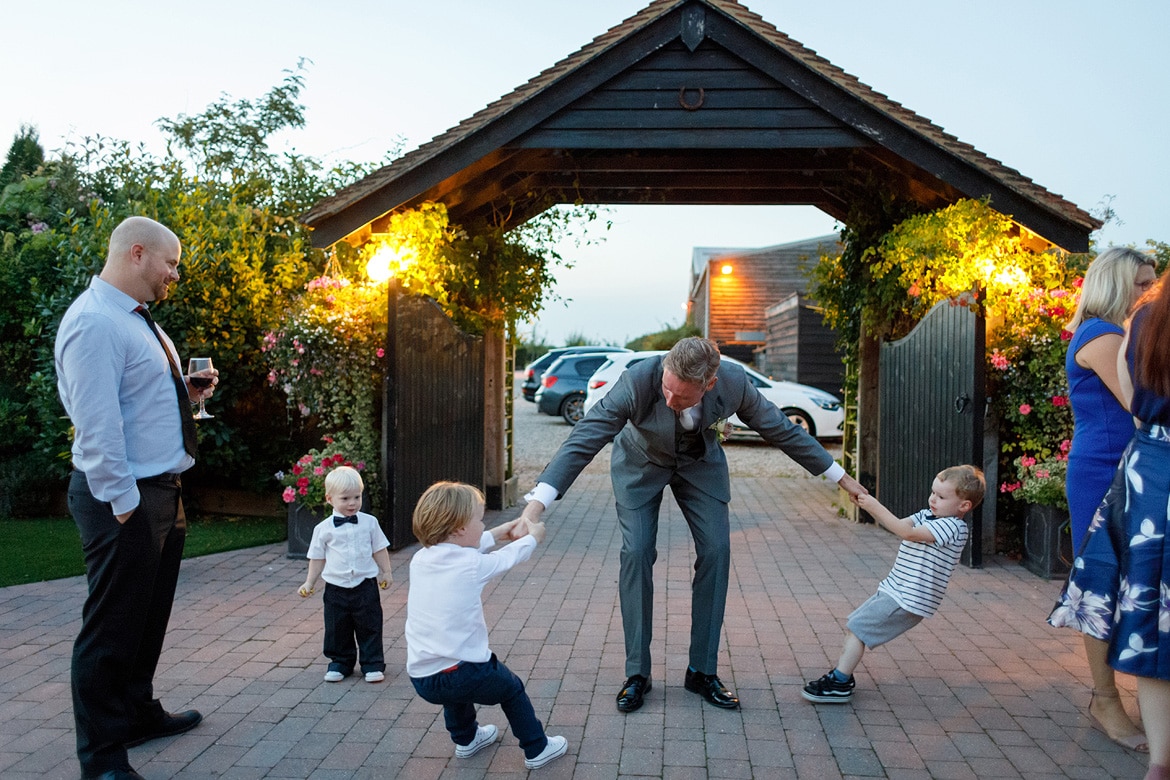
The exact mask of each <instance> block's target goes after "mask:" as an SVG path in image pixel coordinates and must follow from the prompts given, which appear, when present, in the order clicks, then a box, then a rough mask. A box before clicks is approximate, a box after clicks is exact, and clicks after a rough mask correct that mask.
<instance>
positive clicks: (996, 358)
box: [991, 349, 1011, 371]
mask: <svg viewBox="0 0 1170 780" xmlns="http://www.w3.org/2000/svg"><path fill="white" fill-rule="evenodd" d="M991 365H993V366H995V367H996V368H998V369H999V370H1000V371H1003V370H1004V369H1005V368H1007V367H1008V366H1010V365H1011V363H1009V362H1008V359H1007V358H1006V357H1004V356H1003V355H1001V354H1000V353H999V350H998V349H996V350H993V351H992V353H991Z"/></svg>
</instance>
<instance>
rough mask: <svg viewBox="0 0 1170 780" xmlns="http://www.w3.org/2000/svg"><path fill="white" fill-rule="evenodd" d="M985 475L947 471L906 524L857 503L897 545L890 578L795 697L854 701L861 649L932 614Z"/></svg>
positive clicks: (966, 469)
mask: <svg viewBox="0 0 1170 780" xmlns="http://www.w3.org/2000/svg"><path fill="white" fill-rule="evenodd" d="M985 489H986V485H985V483H984V481H983V472H982V471H980V470H979V469H977V468H975V467H974V466H951V467H950V468H948V469H943V470H942V471H940V472H939V473H938V476H937V477H935V478H934V484H933V485H931V488H930V501H929V502H928V503H929V508H927V509H923V510H921V511H920V512H916V513H915V514H913V515H911V516H910V517H904V518H898V517H895V516H894V514H893V513H892V512H890V510H888V509H886V508H885V507H884V506H882V505H881V503H879V502H878V500H877V499H876V498H874V497H873V496H871V495H868V494H866V495H862V496H859V497H858V499H857V505H858V506H859V507H861V508H862V509H864V510H865V511H866V512H869V513H870V514H871V515H873V518H874V519H875V520H876V521H877V522H879V523H880V524H882V525H883V526H885V527H886V528H887V529H889V530H890V531H891V532H893V533H894V534H895V535H896V536H898V537H900V538H901V539H902V544H901V546H899V547H898V557H897V558H896V559H895V560H894V568H893V569H891V570H890V573H889V575H888V576H887V577H886V578H885V579H884V580H882V581H881V582H880V583H879V584H878V589H877V593H875V594H874V595H873V596H870V598H869V600H867V601H866V602H865V603H864V604H862V605H861V606H860V607H858V608H857V609H855V610H854V611H853V613H852V614H851V615H850V616H849V619H848V620H847V621H846V624H845V625H846V626H847V628H848V630H847V631H846V632H845V647H844V648H842V650H841V655H840V657H839V659H838V660H837V666H836V668H834V669H833V670H832V671H830V672H829V673H828V674H826V675H825V676H823V677H821V678H820V679H819V680H812V681H811V682H809V683H808V684H807V685H805V686H804V690H802V691H801V695H802V696H803V697H804V698H806V699H808V700H809V701H813V702H820V703H823V704H841V703H844V702H847V701H849V700H850V699H852V698H853V687H854V684H855V683H854V680H853V670H854V669H855V668H857V664H859V663H860V662H861V656H862V654H864V653H865V650H866V648H873V647H877V646H879V645H883V644H885V643H886V642H889V641H890V640H891V639H893V638H895V637H897V636H900V635H902V634H904V633H906V632H907V631H909V630H910V629H911V628H913V627H914V626H916V625H918V624H919V623H920V622H922V619H923V618H928V617H930V616H931V615H933V614H934V613H935V612H937V611H938V606H939V604H940V603H941V602H942V597H943V593H944V592H946V589H947V582H949V581H950V579H951V572H953V571H954V570H955V564H957V563H958V562H959V556H960V555H962V553H963V547H964V546H965V545H966V544H967V524H966V523H965V522H963V516H964V515H966V514H967V513H968V512H970V511H971V510H972V509H974V508H975V507H977V506H979V504H980V503H981V502H982V501H983V491H984V490H985Z"/></svg>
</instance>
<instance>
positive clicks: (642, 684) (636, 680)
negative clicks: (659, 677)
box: [617, 674, 654, 712]
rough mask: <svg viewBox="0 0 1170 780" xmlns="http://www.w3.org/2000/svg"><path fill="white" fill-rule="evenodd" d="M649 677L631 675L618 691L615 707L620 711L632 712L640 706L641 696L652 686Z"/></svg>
mask: <svg viewBox="0 0 1170 780" xmlns="http://www.w3.org/2000/svg"><path fill="white" fill-rule="evenodd" d="M653 687H654V686H652V685H651V684H650V678H649V677H643V676H642V675H640V674H635V675H631V676H630V678H629V679H628V680H626V684H625V685H623V686H622V689H621V690H620V691H618V695H617V708H618V709H619V710H621V711H622V712H633V711H634V710H636V709H638V708H639V707H641V706H642V697H644V696H645V695H646V694H647V693H649V692H650V689H651V688H653Z"/></svg>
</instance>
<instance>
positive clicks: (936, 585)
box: [878, 509, 967, 617]
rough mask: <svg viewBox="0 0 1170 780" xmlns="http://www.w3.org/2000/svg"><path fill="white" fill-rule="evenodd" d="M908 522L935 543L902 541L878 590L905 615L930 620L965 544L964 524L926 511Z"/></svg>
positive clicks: (961, 521)
mask: <svg viewBox="0 0 1170 780" xmlns="http://www.w3.org/2000/svg"><path fill="white" fill-rule="evenodd" d="M910 521H911V522H912V523H913V524H914V525H915V527H917V526H926V527H927V528H929V529H930V532H931V533H932V534H933V535H934V543H933V544H931V543H928V542H909V541H905V540H903V541H902V544H901V546H899V547H898V557H897V558H896V559H895V560H894V568H892V569H890V573H889V575H888V576H887V577H886V578H885V579H884V580H882V581H881V582H880V583H879V584H878V590H879V591H881V592H883V593H887V594H889V596H890V597H891V598H893V599H894V601H896V602H898V606H899V607H901V608H902V609H904V610H906V611H907V612H913V613H914V614H915V615H921V616H922V617H930V616H931V615H933V614H934V613H935V612H937V611H938V607H939V604H941V603H942V598H943V593H945V592H946V589H947V583H948V582H950V579H951V573H952V572H954V570H955V564H957V563H958V562H959V556H961V555H962V554H963V547H964V546H965V545H966V544H967V524H966V523H964V522H963V519H962V518H960V517H935V516H934V515H932V514H931V513H930V510H929V509H923V510H922V511H920V512H917V513H916V514H914V515H913V516H911V517H910Z"/></svg>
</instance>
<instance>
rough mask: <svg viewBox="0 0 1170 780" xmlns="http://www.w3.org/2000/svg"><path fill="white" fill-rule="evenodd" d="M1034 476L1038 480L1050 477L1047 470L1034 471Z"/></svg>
mask: <svg viewBox="0 0 1170 780" xmlns="http://www.w3.org/2000/svg"><path fill="white" fill-rule="evenodd" d="M1036 476H1037V477H1039V478H1040V479H1047V478H1048V477H1049V476H1050V472H1049V471H1048V469H1036Z"/></svg>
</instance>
